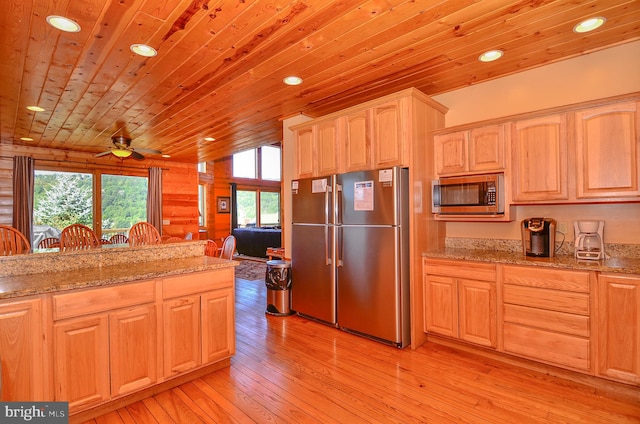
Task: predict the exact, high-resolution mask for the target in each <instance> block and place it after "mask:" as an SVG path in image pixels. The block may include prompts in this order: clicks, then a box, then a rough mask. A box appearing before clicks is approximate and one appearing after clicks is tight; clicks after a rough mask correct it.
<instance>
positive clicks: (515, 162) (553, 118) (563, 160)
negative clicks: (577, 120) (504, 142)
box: [511, 114, 569, 202]
mask: <svg viewBox="0 0 640 424" xmlns="http://www.w3.org/2000/svg"><path fill="white" fill-rule="evenodd" d="M511 135H512V136H511V142H512V145H511V149H512V161H511V164H512V167H513V169H512V181H513V200H514V202H528V201H548V200H567V199H568V198H569V196H568V182H567V152H568V138H567V116H566V114H559V115H550V116H545V117H541V118H535V119H529V120H522V121H516V122H514V123H512V128H511Z"/></svg>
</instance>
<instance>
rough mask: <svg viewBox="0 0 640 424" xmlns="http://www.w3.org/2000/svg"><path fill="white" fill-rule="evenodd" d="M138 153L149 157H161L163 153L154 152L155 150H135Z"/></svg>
mask: <svg viewBox="0 0 640 424" xmlns="http://www.w3.org/2000/svg"><path fill="white" fill-rule="evenodd" d="M135 151H136V152H140V153H146V154H148V155H161V154H162V152H161V151H160V150H154V149H138V148H136V149H135Z"/></svg>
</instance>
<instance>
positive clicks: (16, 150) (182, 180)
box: [0, 145, 198, 238]
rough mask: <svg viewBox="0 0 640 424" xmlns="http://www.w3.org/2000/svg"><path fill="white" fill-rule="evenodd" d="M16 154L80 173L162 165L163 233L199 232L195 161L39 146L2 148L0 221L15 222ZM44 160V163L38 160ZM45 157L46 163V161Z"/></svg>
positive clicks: (139, 169) (144, 169) (143, 169)
mask: <svg viewBox="0 0 640 424" xmlns="http://www.w3.org/2000/svg"><path fill="white" fill-rule="evenodd" d="M13 156H29V157H32V158H34V159H35V160H36V167H40V166H46V167H47V169H50V170H54V169H62V168H65V169H67V170H69V169H71V168H73V169H74V170H77V171H80V172H91V171H94V170H100V171H104V172H109V173H118V170H119V169H121V170H122V171H123V172H124V171H126V173H127V174H134V175H140V176H147V175H148V169H149V168H150V167H160V168H163V173H162V219H163V226H162V233H163V234H164V235H169V236H176V237H184V236H185V234H186V233H187V232H191V233H192V234H193V235H194V238H195V237H197V234H198V171H197V167H196V165H195V164H188V163H179V162H170V161H166V160H154V159H145V160H144V161H136V160H120V159H116V158H112V157H111V155H109V156H107V157H104V158H94V157H93V155H91V154H86V153H78V152H69V151H65V150H56V149H42V148H37V147H21V146H4V145H3V146H2V147H0V224H4V225H12V221H13ZM38 160H41V162H38ZM44 160H46V162H44Z"/></svg>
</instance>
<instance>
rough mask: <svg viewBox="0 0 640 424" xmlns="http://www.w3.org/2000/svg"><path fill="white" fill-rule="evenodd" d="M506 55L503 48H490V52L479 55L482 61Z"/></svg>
mask: <svg viewBox="0 0 640 424" xmlns="http://www.w3.org/2000/svg"><path fill="white" fill-rule="evenodd" d="M503 55H504V52H503V51H502V50H489V51H488V52H484V53H482V54H481V55H480V57H478V60H479V61H480V62H493V61H494V60H498V59H500V58H501V57H502V56H503Z"/></svg>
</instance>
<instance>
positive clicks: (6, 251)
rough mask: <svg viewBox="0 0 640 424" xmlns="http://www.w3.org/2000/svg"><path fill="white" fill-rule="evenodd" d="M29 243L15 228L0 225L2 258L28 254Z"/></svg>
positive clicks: (0, 251)
mask: <svg viewBox="0 0 640 424" xmlns="http://www.w3.org/2000/svg"><path fill="white" fill-rule="evenodd" d="M30 250H31V243H29V240H27V238H26V237H25V236H24V234H22V233H21V232H20V231H19V230H17V229H16V228H13V227H11V226H9V225H0V254H1V255H2V256H9V255H17V254H20V253H29V251H30Z"/></svg>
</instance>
